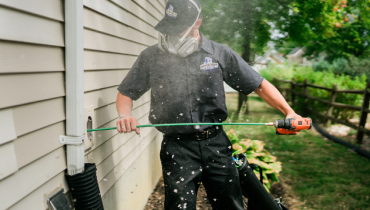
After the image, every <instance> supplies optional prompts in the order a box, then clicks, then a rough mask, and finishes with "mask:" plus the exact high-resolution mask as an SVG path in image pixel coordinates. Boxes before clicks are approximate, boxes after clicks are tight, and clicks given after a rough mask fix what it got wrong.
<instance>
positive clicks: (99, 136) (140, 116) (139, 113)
mask: <svg viewBox="0 0 370 210" xmlns="http://www.w3.org/2000/svg"><path fill="white" fill-rule="evenodd" d="M139 100H140V101H144V99H142V98H140V99H139ZM139 100H138V101H139ZM143 104H144V102H143ZM140 105H141V104H140ZM110 106H111V105H110ZM114 106H115V104H114ZM144 109H145V108H144ZM145 114H147V112H146V111H143V110H142V108H141V106H136V105H135V103H134V105H133V111H132V115H133V116H134V117H135V118H136V119H137V120H138V122H139V123H140V124H141V125H144V124H147V123H149V120H148V116H147V115H145ZM116 122H117V118H113V119H112V120H111V121H110V122H108V123H106V124H102V125H101V126H98V127H97V126H96V124H100V119H99V118H96V121H94V123H93V128H109V127H116ZM116 134H118V132H117V130H107V131H104V132H100V133H97V132H95V133H94V135H95V140H96V141H95V145H94V148H96V147H98V146H99V145H101V144H103V143H104V142H106V141H107V140H109V139H110V138H112V137H113V136H114V135H116ZM126 135H131V134H126ZM94 148H93V149H94ZM93 149H92V150H93ZM92 150H91V151H92ZM91 151H89V152H91ZM89 152H88V153H89Z"/></svg>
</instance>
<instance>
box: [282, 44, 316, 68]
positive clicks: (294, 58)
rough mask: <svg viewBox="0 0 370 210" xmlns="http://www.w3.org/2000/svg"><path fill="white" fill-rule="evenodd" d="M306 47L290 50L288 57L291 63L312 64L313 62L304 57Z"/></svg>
mask: <svg viewBox="0 0 370 210" xmlns="http://www.w3.org/2000/svg"><path fill="white" fill-rule="evenodd" d="M304 53H305V52H304V47H296V48H294V49H293V50H292V51H290V52H289V53H288V54H287V55H286V57H287V58H288V62H289V65H293V64H299V65H302V66H306V65H311V62H310V61H309V60H307V58H306V57H303V54H304Z"/></svg>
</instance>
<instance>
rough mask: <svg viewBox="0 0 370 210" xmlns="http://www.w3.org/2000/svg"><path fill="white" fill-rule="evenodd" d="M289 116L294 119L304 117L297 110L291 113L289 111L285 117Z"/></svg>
mask: <svg viewBox="0 0 370 210" xmlns="http://www.w3.org/2000/svg"><path fill="white" fill-rule="evenodd" d="M288 118H294V119H298V118H303V117H301V116H300V115H298V114H296V113H295V112H291V113H288V114H287V115H286V117H285V119H288ZM294 131H297V130H294ZM298 132H301V131H298Z"/></svg>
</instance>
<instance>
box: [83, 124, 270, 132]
mask: <svg viewBox="0 0 370 210" xmlns="http://www.w3.org/2000/svg"><path fill="white" fill-rule="evenodd" d="M186 125H272V124H270V123H171V124H153V125H137V126H136V127H137V128H143V127H166V126H186ZM114 129H117V127H110V128H98V129H88V130H87V132H92V131H106V130H114Z"/></svg>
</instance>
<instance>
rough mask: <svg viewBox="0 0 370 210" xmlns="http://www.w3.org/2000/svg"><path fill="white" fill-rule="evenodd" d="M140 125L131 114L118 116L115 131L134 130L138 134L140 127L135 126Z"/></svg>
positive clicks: (126, 131)
mask: <svg viewBox="0 0 370 210" xmlns="http://www.w3.org/2000/svg"><path fill="white" fill-rule="evenodd" d="M137 125H140V124H139V123H138V121H137V120H136V119H135V118H134V117H133V116H131V115H126V116H123V117H120V119H118V121H117V131H118V132H119V133H130V132H132V131H136V134H137V135H140V128H137V127H136V126H137Z"/></svg>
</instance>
